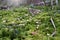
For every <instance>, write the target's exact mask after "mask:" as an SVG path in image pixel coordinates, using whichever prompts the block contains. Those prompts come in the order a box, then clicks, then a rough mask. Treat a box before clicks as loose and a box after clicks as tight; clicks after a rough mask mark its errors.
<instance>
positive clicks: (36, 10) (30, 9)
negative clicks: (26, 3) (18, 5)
mask: <svg viewBox="0 0 60 40" xmlns="http://www.w3.org/2000/svg"><path fill="white" fill-rule="evenodd" d="M28 10H29V13H31V14H32V16H34V15H35V14H38V13H39V12H41V10H38V9H33V8H28Z"/></svg>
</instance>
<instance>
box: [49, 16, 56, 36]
mask: <svg viewBox="0 0 60 40" xmlns="http://www.w3.org/2000/svg"><path fill="white" fill-rule="evenodd" d="M50 20H51V23H52V25H53V27H54V32H53V33H52V34H51V36H52V37H53V36H54V35H55V34H56V26H55V24H54V21H53V19H52V17H51V19H50Z"/></svg>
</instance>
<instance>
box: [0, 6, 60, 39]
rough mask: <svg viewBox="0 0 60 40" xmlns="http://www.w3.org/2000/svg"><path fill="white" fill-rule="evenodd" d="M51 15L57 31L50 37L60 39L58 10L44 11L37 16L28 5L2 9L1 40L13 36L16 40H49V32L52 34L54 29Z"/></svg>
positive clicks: (0, 15)
mask: <svg viewBox="0 0 60 40" xmlns="http://www.w3.org/2000/svg"><path fill="white" fill-rule="evenodd" d="M51 17H53V20H54V23H55V25H56V28H57V32H56V34H55V36H54V37H49V39H50V40H60V13H58V11H57V10H50V11H43V12H41V13H39V14H37V15H35V16H32V15H31V14H30V13H29V11H28V10H27V8H26V7H20V8H16V9H14V10H0V40H10V38H11V37H12V38H14V40H48V36H47V33H49V34H50V35H51V34H52V32H53V31H54V28H53V26H52V24H51V21H50V18H51ZM37 27H38V28H37ZM46 28H48V30H47V29H46Z"/></svg>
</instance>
